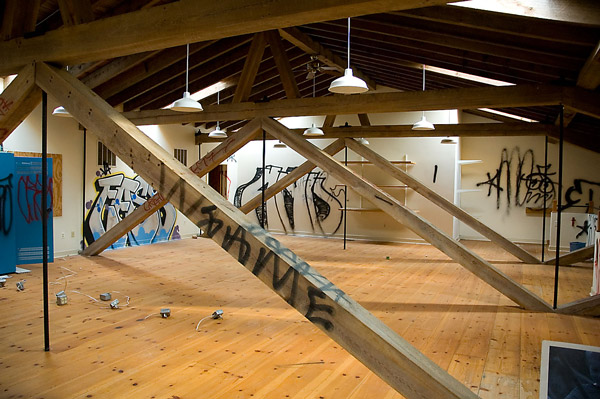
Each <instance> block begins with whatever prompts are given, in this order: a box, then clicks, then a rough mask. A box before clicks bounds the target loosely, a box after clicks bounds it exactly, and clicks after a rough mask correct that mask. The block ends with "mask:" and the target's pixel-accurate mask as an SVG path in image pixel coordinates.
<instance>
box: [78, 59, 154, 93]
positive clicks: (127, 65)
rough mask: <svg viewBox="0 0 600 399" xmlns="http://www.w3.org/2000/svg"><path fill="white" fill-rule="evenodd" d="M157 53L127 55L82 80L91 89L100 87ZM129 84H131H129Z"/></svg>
mask: <svg viewBox="0 0 600 399" xmlns="http://www.w3.org/2000/svg"><path fill="white" fill-rule="evenodd" d="M157 53H158V52H156V51H147V52H145V53H140V54H132V55H127V56H125V57H120V58H117V59H114V60H112V61H110V62H109V63H108V64H106V65H105V66H103V67H101V68H99V69H97V70H95V71H94V72H92V73H90V74H89V75H87V76H85V77H84V78H82V79H81V81H82V82H83V83H85V85H86V86H87V87H89V88H90V89H93V88H95V87H98V86H100V85H101V84H103V83H105V82H107V81H109V80H111V79H112V78H114V77H116V76H117V75H120V74H122V73H124V72H126V71H128V70H129V69H131V68H133V67H135V66H136V65H139V64H141V63H142V62H144V61H146V60H147V59H148V58H150V57H153V56H155V55H156V54H157ZM128 83H129V82H128Z"/></svg>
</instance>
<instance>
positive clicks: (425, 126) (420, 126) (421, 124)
mask: <svg viewBox="0 0 600 399" xmlns="http://www.w3.org/2000/svg"><path fill="white" fill-rule="evenodd" d="M412 130H435V126H433V123H431V122H429V121H428V120H427V119H425V113H424V112H423V118H421V120H420V121H418V122H417V123H415V124H414V125H413V127H412Z"/></svg>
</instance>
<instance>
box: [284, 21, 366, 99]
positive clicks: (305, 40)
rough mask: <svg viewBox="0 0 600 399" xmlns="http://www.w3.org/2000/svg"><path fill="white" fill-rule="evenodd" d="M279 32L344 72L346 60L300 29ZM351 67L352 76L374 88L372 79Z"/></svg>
mask: <svg viewBox="0 0 600 399" xmlns="http://www.w3.org/2000/svg"><path fill="white" fill-rule="evenodd" d="M279 34H280V35H281V37H282V38H284V39H285V40H287V41H288V42H290V43H292V44H293V45H295V46H296V47H298V48H300V49H301V50H303V51H304V52H305V53H306V54H309V55H314V56H316V57H317V58H318V59H319V61H321V62H322V63H324V64H325V65H328V66H331V67H334V68H336V69H337V70H338V72H340V73H344V69H346V67H347V66H348V63H347V61H346V60H343V59H342V58H341V57H339V56H338V55H336V54H335V53H334V52H333V51H331V50H329V49H328V48H326V47H324V46H323V45H321V43H319V42H316V41H314V40H313V39H311V38H310V37H309V36H308V35H307V34H305V33H302V32H301V31H300V29H298V28H296V27H291V28H284V29H279ZM351 67H352V72H353V74H354V76H356V77H358V78H361V79H362V80H364V81H365V83H366V84H367V86H368V87H369V89H370V90H375V88H376V87H377V84H376V83H375V81H374V80H373V79H371V78H370V77H368V76H366V75H365V74H364V73H362V72H361V71H360V69H358V68H356V67H354V66H352V65H351Z"/></svg>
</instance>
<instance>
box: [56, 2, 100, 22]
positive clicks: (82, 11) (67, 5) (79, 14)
mask: <svg viewBox="0 0 600 399" xmlns="http://www.w3.org/2000/svg"><path fill="white" fill-rule="evenodd" d="M58 7H59V9H60V15H61V17H62V20H63V24H65V26H72V25H79V24H84V23H86V22H90V21H93V20H94V12H93V11H92V4H91V2H90V0H58Z"/></svg>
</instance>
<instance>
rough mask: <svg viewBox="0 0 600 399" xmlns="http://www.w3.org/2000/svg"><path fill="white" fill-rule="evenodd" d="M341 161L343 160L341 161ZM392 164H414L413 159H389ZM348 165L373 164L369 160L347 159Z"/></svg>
mask: <svg viewBox="0 0 600 399" xmlns="http://www.w3.org/2000/svg"><path fill="white" fill-rule="evenodd" d="M341 162H342V163H343V162H344V161H341ZM389 162H390V163H392V164H394V165H415V163H414V162H413V161H389ZM347 163H348V165H373V163H372V162H370V161H348V162H347Z"/></svg>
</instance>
